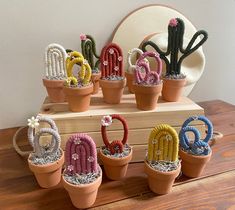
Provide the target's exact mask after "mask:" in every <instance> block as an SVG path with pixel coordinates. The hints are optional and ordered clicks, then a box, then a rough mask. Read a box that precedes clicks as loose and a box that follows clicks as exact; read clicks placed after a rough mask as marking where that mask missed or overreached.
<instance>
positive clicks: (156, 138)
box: [147, 124, 179, 162]
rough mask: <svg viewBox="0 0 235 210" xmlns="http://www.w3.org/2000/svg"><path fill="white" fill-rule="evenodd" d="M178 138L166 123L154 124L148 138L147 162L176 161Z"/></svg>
mask: <svg viewBox="0 0 235 210" xmlns="http://www.w3.org/2000/svg"><path fill="white" fill-rule="evenodd" d="M178 147H179V138H178V134H177V132H176V131H175V129H174V128H172V127H171V126H170V125H167V124H161V125H158V126H156V127H155V128H154V129H153V130H152V132H151V133H150V136H149V140H148V155H147V160H148V161H149V162H154V161H170V162H175V161H178Z"/></svg>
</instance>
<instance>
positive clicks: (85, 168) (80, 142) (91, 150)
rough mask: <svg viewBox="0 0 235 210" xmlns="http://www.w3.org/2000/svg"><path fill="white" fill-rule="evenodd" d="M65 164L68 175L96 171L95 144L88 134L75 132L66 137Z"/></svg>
mask: <svg viewBox="0 0 235 210" xmlns="http://www.w3.org/2000/svg"><path fill="white" fill-rule="evenodd" d="M65 166H66V170H65V173H66V174H68V175H72V174H88V173H93V172H98V164H97V152H96V145H95V142H94V141H93V139H92V138H91V137H90V136H88V135H87V134H84V133H77V134H74V135H72V136H71V137H70V138H69V139H68V141H67V143H66V148H65Z"/></svg>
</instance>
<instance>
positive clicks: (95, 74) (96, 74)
mask: <svg viewBox="0 0 235 210" xmlns="http://www.w3.org/2000/svg"><path fill="white" fill-rule="evenodd" d="M92 75H94V76H98V75H101V71H99V73H92V74H91V76H92Z"/></svg>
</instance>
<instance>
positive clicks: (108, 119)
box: [101, 114, 128, 155]
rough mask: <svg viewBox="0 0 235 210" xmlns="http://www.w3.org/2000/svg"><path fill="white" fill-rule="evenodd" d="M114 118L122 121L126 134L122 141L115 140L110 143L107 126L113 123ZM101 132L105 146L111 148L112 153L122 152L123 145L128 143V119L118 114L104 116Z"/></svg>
mask: <svg viewBox="0 0 235 210" xmlns="http://www.w3.org/2000/svg"><path fill="white" fill-rule="evenodd" d="M113 119H117V120H119V121H121V123H122V125H123V129H124V135H123V139H122V140H121V141H120V140H114V141H112V142H111V143H110V142H109V140H108V138H107V133H106V127H108V126H110V125H111V124H112V120H113ZM101 134H102V138H103V142H104V144H105V146H106V147H107V148H108V149H109V150H110V153H111V154H112V155H113V154H115V153H122V152H123V146H124V145H125V144H126V142H127V138H128V126H127V123H126V120H125V119H124V118H123V117H121V116H120V115H117V114H113V115H107V116H104V117H103V118H102V120H101Z"/></svg>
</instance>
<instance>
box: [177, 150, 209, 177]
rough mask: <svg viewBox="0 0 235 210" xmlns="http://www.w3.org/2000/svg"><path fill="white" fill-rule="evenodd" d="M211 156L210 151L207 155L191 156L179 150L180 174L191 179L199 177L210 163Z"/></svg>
mask: <svg viewBox="0 0 235 210" xmlns="http://www.w3.org/2000/svg"><path fill="white" fill-rule="evenodd" d="M211 155H212V151H211V152H210V153H209V154H208V155H192V154H189V153H187V152H184V151H183V150H182V149H180V150H179V156H180V158H181V159H182V162H181V164H182V173H183V174H184V175H185V176H188V177H191V178H196V177H199V176H200V175H201V174H202V172H203V170H204V168H205V167H206V164H207V163H208V162H209V161H210V159H211Z"/></svg>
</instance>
